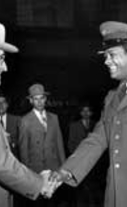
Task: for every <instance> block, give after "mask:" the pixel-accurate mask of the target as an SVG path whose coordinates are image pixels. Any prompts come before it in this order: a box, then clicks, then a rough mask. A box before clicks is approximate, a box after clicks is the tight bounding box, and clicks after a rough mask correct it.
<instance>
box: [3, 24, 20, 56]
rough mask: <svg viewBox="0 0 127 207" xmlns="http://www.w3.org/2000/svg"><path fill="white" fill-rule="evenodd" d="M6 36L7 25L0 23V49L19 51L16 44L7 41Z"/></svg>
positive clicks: (12, 51)
mask: <svg viewBox="0 0 127 207" xmlns="http://www.w3.org/2000/svg"><path fill="white" fill-rule="evenodd" d="M5 37H6V30H5V26H4V25H3V24H1V23H0V50H3V51H5V52H10V53H15V52H18V48H17V47H16V46H14V45H12V44H10V43H7V42H5Z"/></svg>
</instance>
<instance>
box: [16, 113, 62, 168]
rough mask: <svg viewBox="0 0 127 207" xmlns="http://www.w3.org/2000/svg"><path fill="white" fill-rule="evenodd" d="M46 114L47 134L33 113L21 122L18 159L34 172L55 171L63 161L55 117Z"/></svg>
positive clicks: (60, 135) (57, 123) (60, 137)
mask: <svg viewBox="0 0 127 207" xmlns="http://www.w3.org/2000/svg"><path fill="white" fill-rule="evenodd" d="M46 113H47V132H45V130H44V127H43V125H42V123H40V121H39V119H38V117H37V116H36V114H35V113H34V111H33V110H32V111H30V112H29V113H28V114H27V115H25V116H24V117H23V118H22V120H21V127H20V135H19V151H20V158H21V161H22V162H23V163H25V164H26V165H27V166H28V167H29V168H31V169H32V170H34V171H36V172H40V171H42V170H44V169H51V170H57V169H58V168H59V167H60V166H61V164H62V163H63V162H64V160H65V153H64V144H63V139H62V134H61V130H60V126H59V122H58V117H57V115H55V114H53V113H50V112H46Z"/></svg>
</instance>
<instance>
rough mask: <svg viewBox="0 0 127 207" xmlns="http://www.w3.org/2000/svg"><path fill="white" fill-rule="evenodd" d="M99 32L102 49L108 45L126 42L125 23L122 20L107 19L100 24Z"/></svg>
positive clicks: (126, 29) (113, 45)
mask: <svg viewBox="0 0 127 207" xmlns="http://www.w3.org/2000/svg"><path fill="white" fill-rule="evenodd" d="M99 29H100V33H101V35H102V38H103V41H102V51H99V52H98V53H104V51H105V50H106V49H108V48H110V47H115V46H118V45H124V44H125V43H127V24H126V23H124V22H116V21H107V22H103V23H102V24H101V25H100V28H99Z"/></svg>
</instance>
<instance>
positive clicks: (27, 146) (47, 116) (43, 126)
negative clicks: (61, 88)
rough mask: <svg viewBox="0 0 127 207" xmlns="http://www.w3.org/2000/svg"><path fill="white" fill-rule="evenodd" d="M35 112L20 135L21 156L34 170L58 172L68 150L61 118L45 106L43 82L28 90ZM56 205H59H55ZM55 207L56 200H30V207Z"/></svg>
mask: <svg viewBox="0 0 127 207" xmlns="http://www.w3.org/2000/svg"><path fill="white" fill-rule="evenodd" d="M28 93H29V96H28V98H29V101H30V104H31V105H32V110H31V111H30V112H28V113H27V114H26V115H25V116H23V117H22V119H21V126H20V132H19V157H20V159H21V161H22V162H23V163H24V164H25V165H26V166H28V167H29V168H30V169H32V170H33V171H35V172H37V173H40V172H41V171H42V170H47V169H50V170H52V171H54V170H58V169H59V167H60V166H61V165H62V164H63V162H64V161H65V150H64V143H63V138H62V133H61V129H60V126H59V121H58V116H57V115H56V114H54V113H51V112H49V111H48V110H47V109H46V107H45V105H46V100H47V96H48V95H49V93H48V92H46V91H45V88H44V86H43V85H42V84H40V83H35V84H33V85H31V86H30V87H29V89H28ZM54 202H55V203H54ZM42 204H43V205H44V206H45V207H46V206H49V205H51V204H52V205H51V206H55V207H57V203H56V201H55V199H54V198H52V199H51V200H50V201H49V200H46V199H41V201H40V200H39V201H36V202H31V201H29V200H28V202H27V201H26V204H24V205H26V206H28V205H30V206H36V207H38V206H42Z"/></svg>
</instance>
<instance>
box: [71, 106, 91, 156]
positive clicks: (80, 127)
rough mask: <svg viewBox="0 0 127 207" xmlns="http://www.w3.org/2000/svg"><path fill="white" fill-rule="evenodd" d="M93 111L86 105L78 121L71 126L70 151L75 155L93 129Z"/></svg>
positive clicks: (81, 110)
mask: <svg viewBox="0 0 127 207" xmlns="http://www.w3.org/2000/svg"><path fill="white" fill-rule="evenodd" d="M92 115H93V112H92V109H91V107H90V105H89V104H87V103H86V104H84V105H83V106H81V107H80V109H79V116H78V120H75V121H73V122H72V123H71V124H70V129H69V138H68V150H69V154H71V153H73V151H74V150H75V149H76V147H77V146H78V145H79V143H80V142H81V141H82V139H84V138H85V137H86V136H87V134H88V132H90V131H91V129H92Z"/></svg>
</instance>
